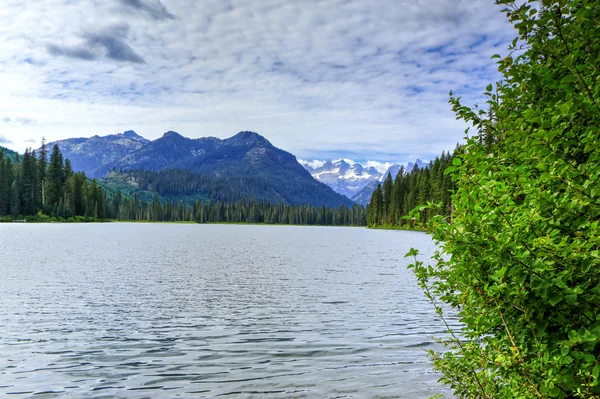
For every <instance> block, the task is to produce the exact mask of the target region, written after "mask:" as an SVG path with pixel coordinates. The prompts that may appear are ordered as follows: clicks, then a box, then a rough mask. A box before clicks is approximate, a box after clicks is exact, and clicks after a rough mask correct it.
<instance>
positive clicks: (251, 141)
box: [227, 131, 271, 145]
mask: <svg viewBox="0 0 600 399" xmlns="http://www.w3.org/2000/svg"><path fill="white" fill-rule="evenodd" d="M227 141H228V142H229V143H231V144H234V145H242V144H243V145H256V144H271V143H269V140H267V139H266V138H264V137H263V136H261V135H260V134H258V133H255V132H250V131H242V132H239V133H238V134H236V135H235V136H233V137H230V138H229V139H227Z"/></svg>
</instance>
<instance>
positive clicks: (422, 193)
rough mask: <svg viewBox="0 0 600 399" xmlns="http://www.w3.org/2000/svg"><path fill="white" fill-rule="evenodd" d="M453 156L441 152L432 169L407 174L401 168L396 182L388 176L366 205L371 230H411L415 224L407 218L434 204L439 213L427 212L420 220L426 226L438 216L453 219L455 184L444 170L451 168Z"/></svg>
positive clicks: (424, 212)
mask: <svg viewBox="0 0 600 399" xmlns="http://www.w3.org/2000/svg"><path fill="white" fill-rule="evenodd" d="M455 152H456V151H455ZM453 156H454V155H453V154H450V153H446V152H442V155H441V156H440V157H437V158H436V159H435V160H434V161H433V162H430V163H429V165H427V166H425V167H423V168H419V167H418V166H416V165H415V167H414V168H413V169H412V170H411V171H410V172H408V171H406V170H405V169H404V167H401V168H400V170H399V171H398V174H397V175H396V176H395V178H392V175H391V174H390V173H388V175H387V178H386V179H385V181H384V182H383V185H381V184H379V185H378V186H377V188H376V189H375V191H374V192H373V194H372V196H371V200H370V202H369V204H368V205H367V225H368V226H369V227H379V226H388V227H400V228H402V227H405V228H408V227H412V226H413V225H414V222H415V221H414V220H409V219H407V218H406V216H408V215H409V214H410V212H411V211H412V210H413V209H415V207H417V206H419V205H426V204H427V203H432V204H436V205H440V207H439V208H438V209H431V208H427V209H424V210H423V211H422V212H420V214H419V215H418V216H417V218H420V221H421V222H427V221H428V220H430V219H431V218H432V217H433V216H435V215H442V216H443V217H447V218H449V217H451V215H452V201H451V195H452V190H453V189H454V182H453V181H452V178H451V177H450V176H448V175H447V174H446V173H444V172H445V170H446V169H447V168H448V167H449V166H451V165H452V159H453Z"/></svg>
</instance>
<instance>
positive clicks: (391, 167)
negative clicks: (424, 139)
mask: <svg viewBox="0 0 600 399" xmlns="http://www.w3.org/2000/svg"><path fill="white" fill-rule="evenodd" d="M298 162H300V164H301V165H302V166H304V168H305V169H306V170H308V171H309V172H310V174H311V175H312V176H313V177H314V178H315V179H317V180H318V181H320V182H323V183H325V184H327V185H328V186H329V187H331V188H332V189H333V190H334V191H336V192H338V193H340V194H343V195H345V196H346V197H348V198H353V197H355V196H356V195H357V194H359V193H360V192H361V191H363V189H365V188H366V187H367V186H369V187H370V186H373V187H374V188H373V189H375V188H376V187H377V184H374V182H382V181H383V180H385V178H386V177H387V175H388V173H391V174H392V177H393V178H395V177H396V175H397V174H398V171H399V170H400V167H401V165H399V164H392V163H389V162H386V163H381V162H372V161H369V162H367V163H365V164H362V163H359V162H354V161H352V160H350V159H338V160H335V161H318V160H314V161H304V160H300V159H299V160H298ZM415 164H416V165H418V166H419V167H420V168H422V167H423V162H422V161H421V160H419V159H417V160H416V162H415V163H413V162H409V163H408V165H406V167H405V169H406V170H407V171H411V170H412V169H413V168H414V166H415ZM371 191H372V190H371ZM369 197H370V195H369Z"/></svg>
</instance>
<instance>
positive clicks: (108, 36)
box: [47, 23, 146, 64]
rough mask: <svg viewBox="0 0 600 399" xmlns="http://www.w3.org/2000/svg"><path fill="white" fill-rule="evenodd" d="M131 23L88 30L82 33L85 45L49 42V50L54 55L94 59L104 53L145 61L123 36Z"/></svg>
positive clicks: (124, 59)
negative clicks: (98, 30)
mask: <svg viewBox="0 0 600 399" xmlns="http://www.w3.org/2000/svg"><path fill="white" fill-rule="evenodd" d="M128 32H129V25H127V24H124V23H123V24H117V25H112V26H109V27H108V28H106V29H104V30H102V31H100V32H87V33H85V34H83V35H82V38H83V39H84V40H85V43H84V44H83V45H76V46H72V47H68V46H58V45H56V44H48V45H47V49H48V52H49V53H50V54H52V55H54V56H65V57H70V58H78V59H81V60H86V61H92V60H95V59H97V58H99V57H101V56H102V55H104V56H105V57H106V58H109V59H112V60H115V61H123V62H133V63H139V64H142V63H145V62H146V61H144V59H143V58H142V57H141V56H140V55H138V54H137V53H136V52H135V51H134V50H133V49H132V48H131V47H130V46H129V45H128V44H127V43H126V42H125V41H124V40H123V39H121V37H127V34H128Z"/></svg>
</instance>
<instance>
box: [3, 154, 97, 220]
mask: <svg viewBox="0 0 600 399" xmlns="http://www.w3.org/2000/svg"><path fill="white" fill-rule="evenodd" d="M11 155H12V156H11ZM13 159H14V161H13ZM105 202H106V194H105V193H104V190H102V188H101V187H99V186H98V185H97V184H96V183H95V182H91V183H90V182H89V181H88V179H87V178H86V177H85V175H84V174H83V173H74V172H73V169H72V168H71V163H70V162H69V161H68V160H66V161H65V160H64V159H63V156H62V154H61V152H60V149H59V148H58V146H54V147H53V149H52V153H51V154H50V159H49V160H48V153H47V149H46V145H45V144H42V147H41V149H40V151H39V154H37V155H36V153H35V151H30V150H26V151H25V154H24V155H23V156H22V157H20V156H19V155H18V154H15V153H12V154H7V155H5V154H4V151H3V150H2V149H0V218H2V217H9V219H15V218H18V217H23V216H33V215H37V214H45V215H49V216H54V217H58V218H71V217H75V216H81V217H90V218H100V219H102V218H105V217H106V213H105Z"/></svg>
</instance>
